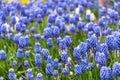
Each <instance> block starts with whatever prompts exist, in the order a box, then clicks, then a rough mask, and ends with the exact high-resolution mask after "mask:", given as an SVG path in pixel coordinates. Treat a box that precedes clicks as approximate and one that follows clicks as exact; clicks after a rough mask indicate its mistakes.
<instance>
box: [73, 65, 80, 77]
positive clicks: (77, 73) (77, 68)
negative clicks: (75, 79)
mask: <svg viewBox="0 0 120 80" xmlns="http://www.w3.org/2000/svg"><path fill="white" fill-rule="evenodd" d="M74 72H75V75H77V76H80V75H81V74H82V71H81V70H80V65H78V64H77V65H75V68H74Z"/></svg>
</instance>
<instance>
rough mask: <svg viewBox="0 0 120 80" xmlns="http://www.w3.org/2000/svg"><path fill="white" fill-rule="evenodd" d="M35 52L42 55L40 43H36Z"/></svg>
mask: <svg viewBox="0 0 120 80" xmlns="http://www.w3.org/2000/svg"><path fill="white" fill-rule="evenodd" d="M34 52H35V53H40V52H41V47H40V43H38V42H36V43H35V46H34Z"/></svg>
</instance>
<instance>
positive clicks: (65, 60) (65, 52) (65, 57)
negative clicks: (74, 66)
mask: <svg viewBox="0 0 120 80" xmlns="http://www.w3.org/2000/svg"><path fill="white" fill-rule="evenodd" d="M61 60H62V62H63V63H64V64H66V63H67V61H68V53H67V51H62V55H61Z"/></svg>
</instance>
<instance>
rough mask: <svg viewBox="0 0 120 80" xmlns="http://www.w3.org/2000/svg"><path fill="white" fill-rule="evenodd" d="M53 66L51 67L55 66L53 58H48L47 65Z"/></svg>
mask: <svg viewBox="0 0 120 80" xmlns="http://www.w3.org/2000/svg"><path fill="white" fill-rule="evenodd" d="M48 63H49V64H51V65H53V60H52V56H48V58H47V64H48Z"/></svg>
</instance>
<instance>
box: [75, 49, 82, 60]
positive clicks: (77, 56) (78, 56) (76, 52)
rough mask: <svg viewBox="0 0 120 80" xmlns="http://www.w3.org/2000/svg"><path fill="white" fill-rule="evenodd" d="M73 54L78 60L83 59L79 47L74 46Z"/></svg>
mask: <svg viewBox="0 0 120 80" xmlns="http://www.w3.org/2000/svg"><path fill="white" fill-rule="evenodd" d="M73 56H74V59H75V60H76V61H80V60H81V58H80V50H79V47H75V48H74V51H73Z"/></svg>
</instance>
